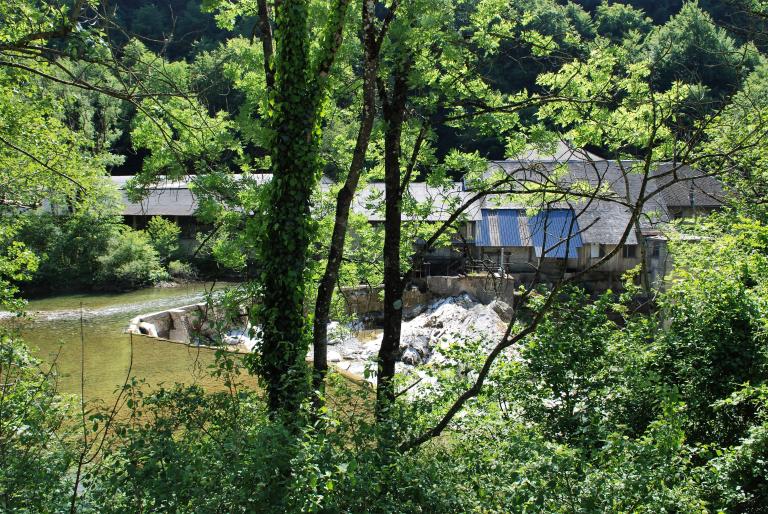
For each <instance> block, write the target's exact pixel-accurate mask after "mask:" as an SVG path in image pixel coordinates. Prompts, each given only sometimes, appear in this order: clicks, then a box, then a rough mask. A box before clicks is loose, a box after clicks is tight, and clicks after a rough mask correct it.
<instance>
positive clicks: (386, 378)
mask: <svg viewBox="0 0 768 514" xmlns="http://www.w3.org/2000/svg"><path fill="white" fill-rule="evenodd" d="M408 68H409V67H408V66H407V65H402V66H400V67H399V69H398V70H397V71H396V74H395V78H394V87H393V91H392V98H391V99H389V101H385V102H384V120H385V122H386V124H387V127H386V131H385V133H384V186H385V209H384V335H383V338H382V342H381V348H380V349H379V362H378V375H377V389H376V416H377V419H379V420H381V419H384V417H385V416H386V410H387V409H388V407H389V406H390V405H392V403H393V402H394V400H395V386H394V382H393V379H394V377H395V363H396V362H397V357H398V354H399V352H400V329H401V325H402V321H403V291H404V283H403V281H402V280H401V273H400V241H401V211H402V209H401V207H402V205H401V204H402V195H403V191H402V188H401V185H400V155H401V147H400V145H401V139H402V132H403V121H404V118H405V105H406V100H407V98H408V83H407V76H408ZM380 87H381V86H380ZM406 187H407V184H406Z"/></svg>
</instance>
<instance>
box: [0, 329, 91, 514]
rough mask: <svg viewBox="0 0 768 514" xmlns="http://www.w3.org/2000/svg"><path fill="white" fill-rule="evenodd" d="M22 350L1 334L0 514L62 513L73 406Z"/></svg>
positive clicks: (72, 450)
mask: <svg viewBox="0 0 768 514" xmlns="http://www.w3.org/2000/svg"><path fill="white" fill-rule="evenodd" d="M39 366H40V362H39V361H37V360H36V359H33V358H32V357H31V356H30V354H29V351H28V350H27V348H26V346H24V344H23V343H22V342H21V341H20V340H18V339H16V338H15V337H14V336H13V334H11V333H10V332H8V331H6V330H0V392H1V394H0V461H1V462H2V466H0V511H2V512H63V511H64V510H65V509H67V510H68V507H69V506H68V503H69V498H70V496H71V494H72V492H73V489H74V487H73V483H72V473H71V471H72V465H73V463H75V461H76V457H77V454H76V449H77V448H76V446H75V443H74V441H75V439H74V436H75V433H74V432H73V430H74V429H76V428H77V425H75V424H74V423H73V420H74V419H75V418H74V417H73V412H74V411H73V409H72V408H73V403H72V402H71V401H69V399H67V398H64V397H62V396H59V395H57V394H56V390H55V385H54V381H53V380H52V377H51V374H49V373H44V372H42V371H41V370H40V368H39Z"/></svg>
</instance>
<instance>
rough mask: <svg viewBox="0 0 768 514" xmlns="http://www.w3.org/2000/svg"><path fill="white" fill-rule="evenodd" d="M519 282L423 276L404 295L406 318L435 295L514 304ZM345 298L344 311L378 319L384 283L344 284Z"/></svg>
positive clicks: (343, 292)
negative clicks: (379, 284) (355, 285)
mask: <svg viewBox="0 0 768 514" xmlns="http://www.w3.org/2000/svg"><path fill="white" fill-rule="evenodd" d="M518 285H519V281H516V280H515V279H513V278H498V277H485V276H483V277H472V276H464V277H443V276H434V277H425V278H421V279H417V280H414V282H413V285H412V287H411V288H410V289H408V290H407V291H406V292H405V294H404V295H403V305H404V309H405V311H404V314H405V317H406V318H410V317H413V316H415V315H417V314H419V312H420V309H421V308H422V307H423V306H425V305H427V304H429V303H430V302H431V301H432V300H435V299H437V298H447V297H450V296H460V295H462V294H468V295H470V296H472V297H473V298H475V299H477V300H478V301H479V302H481V303H484V304H489V303H491V302H492V301H493V300H497V299H498V300H502V301H504V302H506V303H508V304H510V305H514V296H515V288H516V287H517V286H518ZM342 294H343V295H344V298H345V300H346V304H347V313H348V314H353V315H358V316H362V317H368V318H374V319H375V318H377V317H378V316H379V315H381V314H382V313H383V312H384V288H383V286H377V287H370V286H357V287H346V288H344V289H343V290H342Z"/></svg>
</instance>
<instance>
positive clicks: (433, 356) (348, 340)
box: [128, 294, 511, 383]
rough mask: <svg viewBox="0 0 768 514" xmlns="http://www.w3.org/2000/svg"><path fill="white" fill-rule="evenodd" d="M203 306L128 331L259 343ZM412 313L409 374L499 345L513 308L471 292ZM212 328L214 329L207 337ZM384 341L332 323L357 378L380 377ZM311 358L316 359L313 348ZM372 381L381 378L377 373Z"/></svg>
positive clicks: (403, 342) (338, 350)
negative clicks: (460, 350) (206, 319)
mask: <svg viewBox="0 0 768 514" xmlns="http://www.w3.org/2000/svg"><path fill="white" fill-rule="evenodd" d="M203 310H205V307H204V305H203V304H197V305H190V306H186V307H180V308H178V309H172V310H169V311H163V312H159V313H153V314H148V315H144V316H137V317H136V318H134V319H133V320H131V325H130V326H129V328H128V331H134V332H136V333H143V334H145V335H150V336H154V337H158V336H159V337H161V338H166V339H171V340H175V341H181V342H187V343H191V344H193V343H194V341H197V342H198V343H200V342H201V341H206V340H209V339H210V340H211V341H214V340H216V341H219V342H218V343H214V344H222V343H223V344H225V345H227V346H229V347H230V348H231V349H232V350H235V351H241V352H250V351H252V350H253V348H254V347H255V346H256V345H258V343H259V336H258V334H254V331H253V330H250V329H248V328H242V327H232V328H230V329H228V330H226V332H224V333H220V334H218V335H215V334H213V331H212V330H211V329H210V328H206V327H207V325H206V323H202V322H201V321H200V313H201V312H202V311H203ZM408 314H409V317H410V318H409V319H407V320H405V321H404V322H403V325H402V332H401V337H400V354H399V362H398V364H397V366H398V371H399V372H403V373H411V372H413V371H414V370H416V369H418V368H419V367H422V366H425V365H429V364H431V363H445V362H446V361H447V359H448V357H447V355H446V353H447V349H448V348H449V347H451V346H453V345H463V344H466V343H469V342H479V343H480V345H481V346H482V347H490V346H493V345H494V344H495V343H496V342H498V341H499V339H500V338H501V337H502V335H503V333H504V330H505V329H506V325H507V321H508V320H509V318H510V316H511V308H510V307H509V306H508V305H507V304H506V303H504V302H501V301H498V300H496V301H493V302H491V303H490V304H487V305H486V304H483V303H481V302H479V301H477V300H476V299H474V298H473V297H471V296H470V295H468V294H461V295H458V296H450V297H447V298H441V299H438V300H434V301H432V302H430V303H428V304H426V305H418V306H416V307H415V308H413V309H410V310H409V313H408ZM206 330H208V331H210V332H211V334H208V335H207V336H206V337H201V336H200V334H201V333H202V334H203V335H204V334H205V333H207V332H206ZM195 334H197V335H195ZM251 336H253V337H251ZM381 340H382V331H381V330H380V329H364V328H363V327H362V326H359V325H358V324H351V325H345V324H340V323H338V322H332V323H330V324H329V326H328V345H329V347H328V361H329V362H330V363H331V364H332V365H333V366H334V367H336V368H338V369H340V370H342V371H345V372H347V373H350V374H352V375H354V376H356V377H361V378H362V377H365V376H366V375H368V376H369V377H374V374H371V373H369V374H366V373H365V370H366V368H368V367H370V368H371V369H372V370H373V369H375V359H376V355H377V354H378V351H379V347H380V346H381ZM203 344H206V343H203ZM307 358H308V359H311V358H312V349H310V351H309V353H308V355H307ZM367 380H369V381H371V382H372V383H375V379H374V378H367Z"/></svg>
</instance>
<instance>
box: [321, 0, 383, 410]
mask: <svg viewBox="0 0 768 514" xmlns="http://www.w3.org/2000/svg"><path fill="white" fill-rule="evenodd" d="M373 7H374V6H373V3H372V2H370V1H368V0H363V6H362V9H363V46H364V48H365V64H364V69H363V104H362V112H361V120H360V129H359V130H358V133H357V141H356V143H355V150H354V153H353V154H352V162H351V164H350V167H349V173H348V174H347V180H346V181H345V182H344V187H342V188H341V190H340V191H339V193H338V196H337V198H336V218H335V220H334V224H333V234H332V236H331V244H330V248H329V250H328V261H327V264H326V266H325V272H324V273H323V277H322V278H321V279H320V284H319V286H318V290H317V300H316V301H315V319H314V327H313V332H312V335H313V345H314V366H313V369H314V373H313V376H312V387H313V390H314V391H315V392H316V394H315V399H314V406H315V409H316V410H317V409H318V408H319V407H320V406H321V405H322V398H323V396H324V392H325V376H326V374H327V373H328V318H329V314H330V310H331V300H332V299H333V290H334V286H335V285H336V280H337V279H338V276H339V268H340V267H341V258H342V257H343V255H344V242H345V240H346V236H347V224H348V222H349V210H350V207H351V205H352V200H353V199H354V196H355V191H356V190H357V184H358V182H359V181H360V175H361V174H362V171H363V167H364V165H365V156H366V153H367V151H368V142H369V141H370V139H371V132H372V130H373V122H374V118H375V115H376V75H377V73H378V68H379V61H378V47H377V45H376V28H375V25H374V20H375V17H374V16H375V15H374V12H373Z"/></svg>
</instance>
